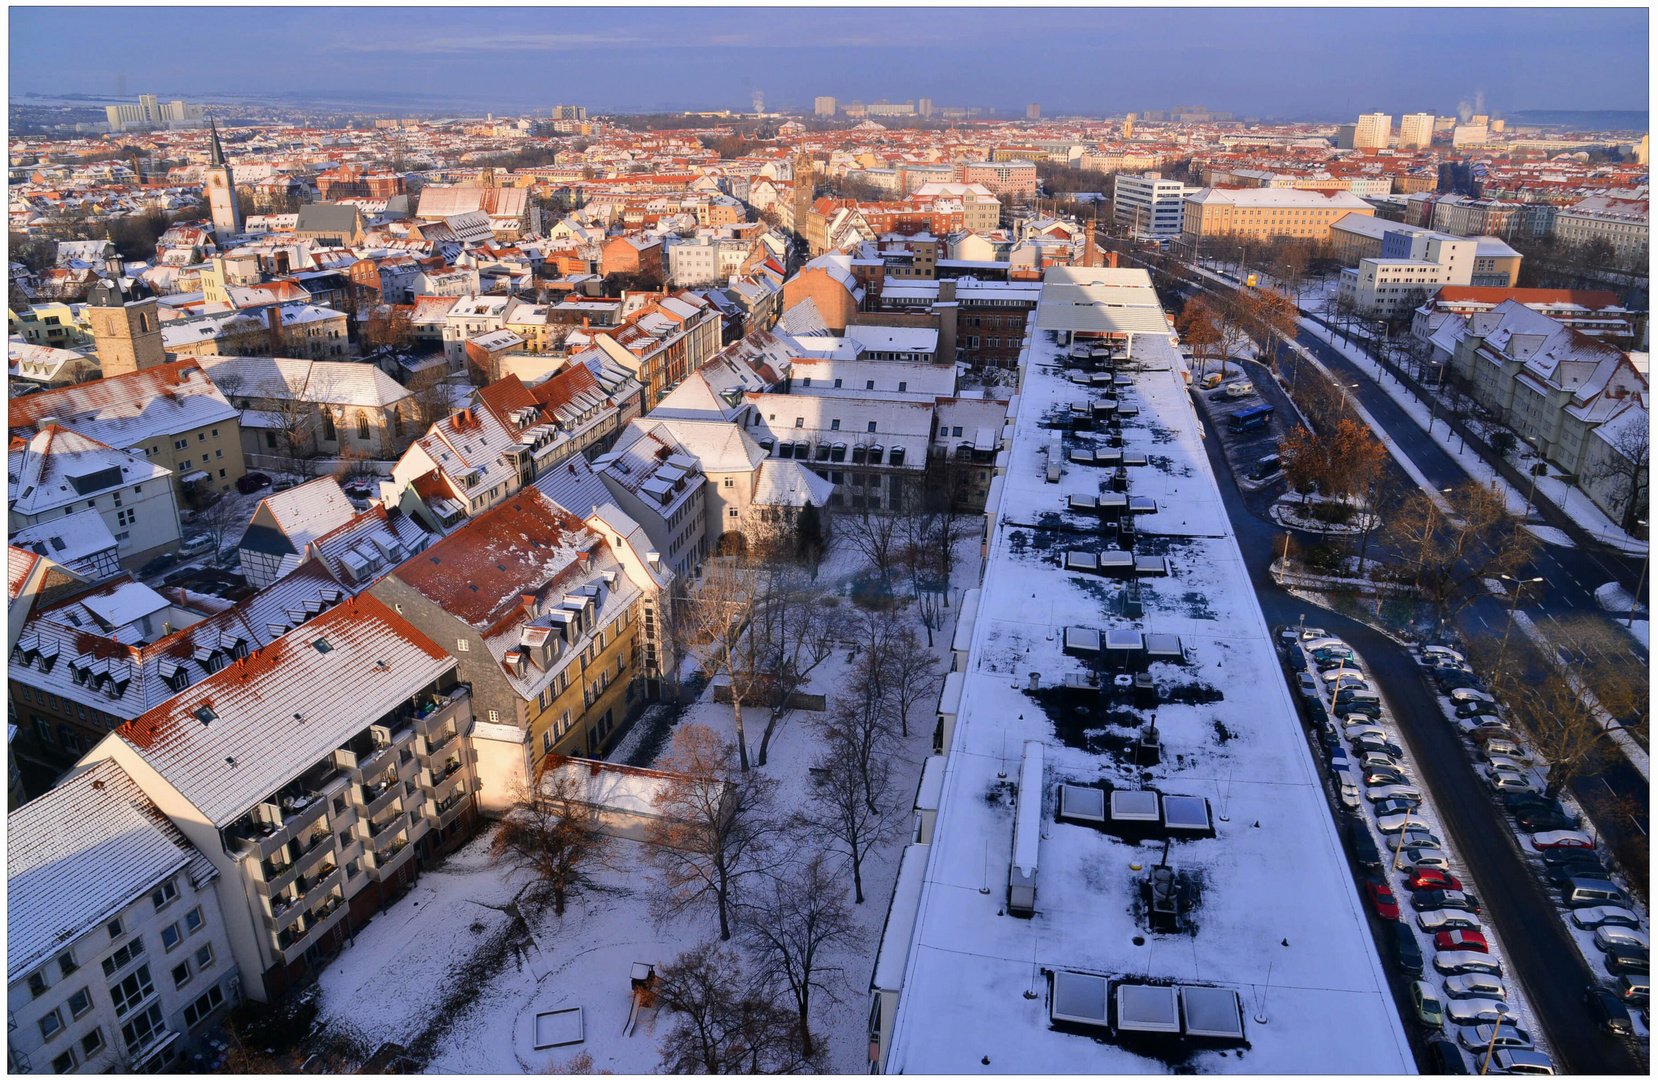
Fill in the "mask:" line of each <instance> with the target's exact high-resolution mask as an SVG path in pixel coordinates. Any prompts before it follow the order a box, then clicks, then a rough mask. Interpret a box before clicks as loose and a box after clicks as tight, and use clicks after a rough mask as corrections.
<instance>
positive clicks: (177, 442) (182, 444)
mask: <svg viewBox="0 0 1658 1080" xmlns="http://www.w3.org/2000/svg"><path fill="white" fill-rule="evenodd" d="M189 445H190V440H189V439H174V440H173V449H174V450H183V449H185V448H186V447H188V446H189Z"/></svg>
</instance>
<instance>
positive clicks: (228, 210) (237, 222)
mask: <svg viewBox="0 0 1658 1080" xmlns="http://www.w3.org/2000/svg"><path fill="white" fill-rule="evenodd" d="M207 124H208V128H209V129H210V130H211V132H212V139H213V144H212V152H211V156H209V158H208V160H207V168H206V169H205V170H204V171H203V173H202V193H203V194H205V195H206V196H207V206H208V209H209V210H210V211H211V212H212V214H213V238H214V239H215V240H216V241H218V242H219V246H220V247H223V246H224V242H225V241H226V240H227V239H229V238H230V237H231V236H233V235H235V234H236V233H239V232H242V231H243V228H242V204H241V203H239V202H237V201H236V184H235V182H234V181H233V180H232V179H231V175H230V166H229V165H227V164H225V148H224V146H223V145H221V144H220V142H219V127H218V125H217V124H215V123H214V122H213V118H212V117H208V120H207Z"/></svg>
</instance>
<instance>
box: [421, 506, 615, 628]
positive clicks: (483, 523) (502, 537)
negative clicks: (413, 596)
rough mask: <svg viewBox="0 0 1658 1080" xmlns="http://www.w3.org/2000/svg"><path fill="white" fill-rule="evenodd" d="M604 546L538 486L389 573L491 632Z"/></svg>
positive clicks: (471, 521)
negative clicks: (526, 597)
mask: <svg viewBox="0 0 1658 1080" xmlns="http://www.w3.org/2000/svg"><path fill="white" fill-rule="evenodd" d="M601 543H602V541H601V540H600V538H599V537H598V536H597V535H596V534H595V533H594V532H593V531H592V530H591V529H588V528H587V526H585V525H584V524H582V522H581V519H579V518H577V517H575V516H574V515H573V514H570V513H567V512H566V511H564V510H562V509H560V508H559V507H558V506H557V505H556V504H554V503H553V501H552V500H551V499H549V498H547V496H546V495H544V494H542V492H541V491H540V490H538V489H536V488H534V487H529V488H524V489H522V490H521V491H519V492H518V493H517V494H515V495H513V496H511V497H510V498H508V499H507V500H505V501H504V502H502V503H501V504H499V505H498V506H495V507H493V508H491V509H489V510H486V511H485V512H483V513H482V514H479V515H478V516H477V517H475V518H473V519H472V520H470V521H468V522H466V523H465V524H464V525H462V526H461V527H459V528H457V529H456V530H455V531H454V532H452V533H450V534H449V535H448V536H446V537H444V538H443V539H442V540H439V541H438V542H437V543H435V544H433V545H432V546H431V547H429V548H427V549H426V550H425V551H424V552H422V553H421V554H420V555H418V556H416V557H415V558H412V559H410V560H408V561H407V562H405V563H403V565H401V566H399V567H398V568H397V569H396V570H394V571H392V575H393V576H395V577H396V578H397V579H398V580H399V581H401V582H403V584H405V585H407V586H409V588H411V589H414V590H415V591H416V592H418V593H420V594H421V595H422V596H424V597H426V599H428V600H430V601H431V602H432V603H434V604H436V605H438V606H439V607H441V608H443V610H444V611H446V612H448V613H449V614H450V615H452V616H454V617H455V618H457V619H459V620H461V621H462V622H464V623H466V624H468V625H469V626H472V627H473V628H474V629H476V630H479V631H482V632H483V633H485V634H486V635H487V634H488V633H490V632H491V630H492V628H493V627H494V626H495V624H496V623H498V622H500V621H501V620H502V619H503V618H504V617H507V616H510V615H511V614H512V613H513V612H515V611H517V610H518V609H519V608H520V607H521V601H522V598H523V594H524V593H526V592H534V591H538V590H541V589H544V588H545V587H547V586H548V585H549V584H550V583H552V582H553V581H555V580H557V579H559V578H560V577H562V576H564V575H566V574H568V573H570V572H572V570H575V569H577V568H579V567H580V566H581V565H582V563H584V562H585V561H586V560H587V559H588V558H589V557H590V555H589V553H590V552H592V551H593V549H594V548H595V547H597V546H599V545H600V544H601Z"/></svg>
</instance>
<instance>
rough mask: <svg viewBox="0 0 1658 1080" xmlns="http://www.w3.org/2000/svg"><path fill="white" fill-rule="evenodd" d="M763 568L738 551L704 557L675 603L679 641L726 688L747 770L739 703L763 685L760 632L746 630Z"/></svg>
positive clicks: (758, 605)
mask: <svg viewBox="0 0 1658 1080" xmlns="http://www.w3.org/2000/svg"><path fill="white" fill-rule="evenodd" d="M766 573H767V572H766V571H765V570H763V569H762V568H761V567H760V565H758V564H757V563H756V562H754V561H753V560H750V559H748V558H745V557H743V556H737V555H734V556H729V557H718V558H713V559H709V560H708V563H707V566H706V567H705V569H704V571H703V575H702V580H701V581H699V582H698V583H697V584H696V586H695V587H694V591H692V592H690V593H689V594H688V595H687V596H686V598H685V603H684V604H683V605H682V606H681V609H680V611H681V616H682V622H681V627H682V629H683V630H684V632H685V645H686V648H687V649H688V650H689V652H690V655H691V656H692V658H693V659H695V661H696V664H697V667H698V668H700V669H701V670H702V673H703V674H704V675H706V676H707V677H708V678H709V679H715V678H719V677H722V676H723V677H724V678H725V679H726V680H727V681H728V683H729V684H730V688H731V711H732V716H733V718H734V719H735V720H736V724H737V756H738V759H739V760H740V761H741V762H742V768H743V771H744V772H747V771H748V765H749V763H748V739H747V737H746V735H745V733H744V730H743V705H744V704H745V703H747V702H750V701H753V700H755V699H756V697H757V696H758V693H759V691H760V690H761V689H762V688H763V687H764V685H765V683H766V680H767V677H768V674H769V671H770V668H771V665H770V663H769V662H768V660H769V658H770V655H769V650H768V649H767V647H766V642H765V640H764V635H763V634H759V633H753V632H751V624H752V623H753V622H754V619H755V616H756V615H758V614H761V613H762V611H763V609H764V606H765V595H766V590H767V584H766V580H765V578H766Z"/></svg>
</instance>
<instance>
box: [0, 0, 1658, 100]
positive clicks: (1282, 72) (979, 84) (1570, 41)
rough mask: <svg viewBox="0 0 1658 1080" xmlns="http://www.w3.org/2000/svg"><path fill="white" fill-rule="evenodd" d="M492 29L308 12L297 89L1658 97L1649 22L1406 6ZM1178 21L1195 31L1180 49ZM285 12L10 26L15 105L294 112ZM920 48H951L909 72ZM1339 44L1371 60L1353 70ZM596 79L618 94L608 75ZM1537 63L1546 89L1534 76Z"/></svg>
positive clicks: (131, 14)
mask: <svg viewBox="0 0 1658 1080" xmlns="http://www.w3.org/2000/svg"><path fill="white" fill-rule="evenodd" d="M491 10H492V9H472V10H471V11H468V12H458V11H454V12H452V11H440V10H436V9H414V10H411V11H406V12H404V13H402V14H400V16H399V19H398V20H397V21H396V22H395V23H393V24H390V25H388V24H387V22H386V20H385V19H384V18H383V17H382V16H381V15H380V14H379V13H378V12H377V11H376V10H375V9H372V8H370V9H368V10H366V11H360V10H346V9H334V8H319V9H312V10H310V11H308V12H307V14H306V20H305V22H306V30H307V34H306V39H305V40H303V41H300V42H297V43H294V44H292V45H289V46H286V48H287V50H288V54H289V56H290V57H291V59H292V60H293V61H295V62H296V63H299V64H300V65H301V66H305V67H309V68H311V69H313V70H318V71H323V72H326V74H322V75H319V76H316V77H315V78H314V79H313V80H311V81H312V85H311V86H308V87H307V88H306V91H305V92H306V93H308V94H310V95H313V96H314V97H316V98H318V99H329V100H336V101H339V102H346V103H350V102H358V103H361V104H364V105H371V104H380V105H389V106H396V105H397V104H398V103H399V102H403V103H405V104H404V105H403V107H405V108H410V109H419V108H422V107H423V106H425V105H426V104H427V103H436V102H439V101H446V102H450V103H453V105H454V106H455V107H456V108H460V107H462V106H476V107H479V108H492V107H493V108H498V109H501V110H504V111H511V110H514V109H520V108H525V109H527V108H533V107H535V106H537V105H543V104H546V103H550V102H552V101H559V100H582V101H585V102H587V103H588V104H589V105H590V107H591V108H593V109H594V110H595V111H597V112H603V111H615V112H649V111H658V110H669V111H672V110H680V109H720V108H730V109H738V110H746V109H747V108H749V107H750V106H749V102H750V100H751V98H752V95H753V93H754V92H755V91H757V90H759V91H763V92H764V93H765V95H766V101H767V102H768V105H769V106H770V107H771V108H773V109H779V108H783V109H805V110H808V111H809V110H810V108H811V104H812V99H813V98H814V97H816V96H820V95H827V96H834V97H837V98H839V99H841V100H843V101H850V100H852V99H854V98H861V99H862V100H864V101H865V102H873V101H875V100H878V99H881V98H886V99H888V100H890V101H894V102H903V101H905V100H908V99H920V98H923V97H926V98H931V99H933V100H934V101H935V102H936V103H938V104H939V105H946V104H948V105H958V106H983V107H991V108H996V109H998V110H999V111H1000V112H1002V113H1011V114H1013V115H1022V114H1023V109H1024V106H1025V104H1027V103H1030V102H1039V103H1041V105H1042V115H1043V116H1044V117H1049V116H1054V115H1064V114H1075V113H1084V114H1107V113H1122V112H1126V111H1137V110H1145V109H1159V108H1168V107H1169V106H1171V105H1174V104H1181V103H1185V104H1202V105H1207V106H1208V107H1209V108H1211V109H1218V110H1229V111H1232V112H1234V113H1236V114H1238V115H1239V116H1243V115H1251V116H1263V117H1282V118H1306V119H1335V118H1341V117H1347V116H1350V115H1356V114H1358V113H1360V112H1366V111H1372V110H1376V111H1384V112H1391V113H1394V114H1398V113H1402V112H1415V111H1436V112H1438V113H1440V114H1442V115H1445V114H1449V113H1451V112H1454V111H1455V110H1456V108H1457V106H1458V105H1459V104H1460V103H1472V102H1474V101H1475V100H1476V99H1478V98H1480V97H1483V100H1484V110H1483V111H1488V112H1493V113H1513V112H1520V111H1526V110H1619V111H1622V110H1634V111H1641V110H1645V109H1646V108H1647V105H1648V98H1649V95H1648V89H1647V88H1648V77H1647V72H1648V62H1647V46H1648V15H1647V12H1646V11H1645V9H1593V10H1574V11H1570V12H1566V11H1550V10H1533V9H1491V8H1485V9H1453V10H1439V11H1435V12H1434V17H1435V18H1436V19H1437V20H1439V25H1438V29H1437V30H1436V32H1435V33H1433V34H1426V35H1425V34H1422V33H1420V25H1419V23H1418V22H1416V21H1415V20H1414V19H1412V18H1407V17H1405V16H1406V12H1404V11H1402V10H1401V9H1386V10H1384V9H1361V10H1356V11H1334V10H1323V9H1296V10H1278V11H1270V12H1269V11H1252V10H1246V9H1228V8H1222V9H1148V8H1119V9H1094V10H1089V9H1082V10H1076V9H1071V10H1064V11H1056V10H1037V11H1018V12H1015V11H1012V10H1009V9H997V8H968V9H963V8H901V9H881V10H879V11H877V10H876V9H869V8H851V9H845V8H837V9H834V10H828V9H820V8H796V9H782V10H778V9H771V8H768V9H766V10H765V11H764V12H763V13H762V12H758V11H756V10H754V9H747V8H703V9H662V8H601V9H581V10H564V9H530V10H520V9H513V17H512V29H510V30H500V29H496V28H495V27H496V26H497V25H499V22H498V20H493V19H490V18H487V17H486V18H480V17H479V16H480V14H482V15H485V16H487V15H488V14H489V13H490V11H491ZM493 10H505V9H493ZM1171 15H1174V16H1179V17H1180V18H1183V19H1187V20H1198V21H1193V22H1189V23H1183V24H1182V25H1180V26H1179V27H1178V29H1177V30H1175V29H1173V28H1171V24H1170V21H1169V20H1170V16H1171ZM271 17H272V12H271V11H270V10H269V9H259V8H253V9H227V8H190V9H139V10H110V11H106V12H104V13H103V14H102V15H101V16H100V18H99V19H98V20H96V21H95V22H94V23H91V24H87V23H85V22H83V21H80V20H79V15H78V12H77V11H76V10H74V9H67V8H32V9H17V10H14V11H13V12H12V15H11V20H10V26H11V47H10V62H11V79H10V84H9V89H10V93H11V96H12V98H13V99H14V100H15V99H17V98H19V97H21V96H22V95H25V94H44V95H48V96H50V95H54V94H87V95H110V96H113V95H115V94H116V93H117V92H118V90H119V89H120V88H122V87H123V86H124V87H125V88H127V89H128V90H130V92H131V93H133V94H136V93H139V92H154V93H158V94H161V95H163V96H168V95H171V96H180V95H185V96H195V97H197V98H201V97H211V96H214V95H225V94H235V95H249V94H253V95H257V94H261V93H268V94H270V95H272V96H273V97H275V96H278V95H282V96H285V97H286V96H289V95H291V94H292V92H293V91H292V82H291V80H290V79H289V73H290V72H291V71H292V70H293V69H294V65H293V64H290V63H284V64H281V65H276V66H264V67H250V66H249V65H248V64H247V63H246V57H245V55H244V53H243V51H242V49H240V48H238V47H237V43H240V42H248V43H250V44H249V47H252V45H251V43H252V42H254V41H257V40H258V35H259V34H260V33H267V32H268V31H269V26H270V20H271ZM1568 24H1569V26H1570V32H1569V33H1568V32H1567V26H1568ZM68 33H73V34H74V36H75V40H76V43H77V48H78V50H79V52H78V55H79V57H80V60H79V62H78V63H77V64H76V65H74V66H73V67H72V68H69V69H65V68H64V66H63V65H62V64H61V63H58V62H56V60H55V57H56V55H57V53H56V51H55V50H51V49H44V48H41V47H40V46H41V45H42V43H44V42H46V41H49V40H62V36H63V35H64V34H68ZM927 33H937V34H940V35H942V36H943V37H944V38H945V39H946V40H948V41H950V42H951V48H949V49H948V50H943V51H938V50H933V51H927V50H922V51H920V53H919V56H918V57H916V58H912V59H901V58H900V56H899V54H902V53H905V52H913V51H916V42H917V41H919V40H922V38H923V36H924V35H925V34H927ZM195 35H201V36H204V37H207V38H209V39H211V40H213V41H215V42H220V43H224V44H223V46H222V47H219V48H216V49H212V50H199V51H194V52H192V53H191V54H190V55H191V59H190V61H189V62H188V64H187V65H180V63H179V62H178V61H177V60H176V59H175V57H176V56H177V55H178V53H177V52H176V50H173V49H171V48H169V43H176V42H177V41H178V40H179V39H180V37H181V36H184V37H187V38H188V37H191V36H195ZM1343 40H1363V41H1365V42H1366V43H1367V47H1366V48H1365V49H1364V50H1363V53H1362V54H1358V55H1356V54H1355V51H1354V50H1351V49H1345V48H1341V47H1339V43H1340V42H1341V41H1343ZM1102 43H1104V45H1105V49H1106V52H1104V53H1102V52H1101V45H1102ZM543 58H550V59H551V61H552V62H551V63H546V62H543ZM564 60H569V61H577V62H575V63H564V62H562V61H564ZM601 63H602V64H603V65H605V67H606V68H607V69H608V71H609V73H610V74H609V77H608V78H607V77H595V73H594V71H593V70H592V68H593V66H594V65H595V64H601ZM1544 68H1546V69H1547V70H1548V71H1549V73H1550V78H1549V79H1547V80H1540V79H1537V78H1536V77H1535V73H1536V72H1537V71H1538V70H1542V69H1544ZM998 70H1000V71H1002V72H1005V74H1001V75H997V74H995V73H994V72H996V71H998ZM417 71H418V72H419V73H420V74H419V76H418V77H415V78H411V77H410V76H411V72H417Z"/></svg>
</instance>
